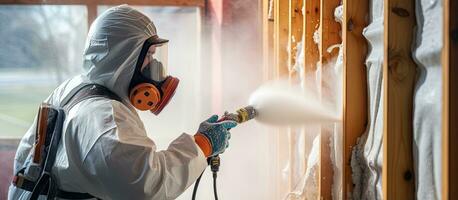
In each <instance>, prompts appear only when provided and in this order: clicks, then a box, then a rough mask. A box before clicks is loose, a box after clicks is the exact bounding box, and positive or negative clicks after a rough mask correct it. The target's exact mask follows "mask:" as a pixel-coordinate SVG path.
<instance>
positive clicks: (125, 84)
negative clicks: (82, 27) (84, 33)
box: [84, 5, 157, 104]
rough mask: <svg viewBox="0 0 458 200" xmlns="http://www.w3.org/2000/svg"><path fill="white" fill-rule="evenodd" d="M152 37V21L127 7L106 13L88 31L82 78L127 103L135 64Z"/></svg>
mask: <svg viewBox="0 0 458 200" xmlns="http://www.w3.org/2000/svg"><path fill="white" fill-rule="evenodd" d="M155 35H157V32H156V28H155V26H154V24H153V22H152V21H151V20H150V19H149V18H148V17H147V16H145V15H144V14H143V13H141V12H139V11H137V10H135V9H133V8H131V7H129V6H128V5H120V6H116V7H113V8H110V9H108V10H106V11H105V12H103V13H102V14H101V15H100V16H99V17H97V19H96V20H95V21H94V23H92V25H91V27H90V29H89V33H88V37H87V40H86V46H85V50H84V70H85V72H84V75H85V76H87V78H88V79H89V80H90V81H91V82H95V83H97V84H100V85H103V86H105V87H107V88H108V89H110V90H111V91H113V92H114V93H116V94H117V95H118V96H119V97H121V98H122V99H123V100H124V101H125V102H126V103H129V104H130V101H129V98H128V92H129V91H128V90H129V83H130V81H131V79H132V76H133V74H134V70H135V64H136V62H137V59H138V57H139V55H140V51H141V49H142V46H143V43H144V42H145V40H147V39H148V38H150V37H152V36H155Z"/></svg>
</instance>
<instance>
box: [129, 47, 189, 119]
mask: <svg viewBox="0 0 458 200" xmlns="http://www.w3.org/2000/svg"><path fill="white" fill-rule="evenodd" d="M167 42H168V40H164V39H160V38H150V39H148V40H147V41H145V44H144V46H143V48H142V51H141V52H140V57H139V59H138V62H137V65H136V67H135V73H134V76H133V77H132V80H131V83H130V86H129V88H130V89H129V99H130V102H131V103H132V105H133V106H134V107H135V108H137V109H139V110H150V111H151V112H153V113H154V114H156V115H158V114H159V113H160V112H161V111H162V109H163V108H164V107H165V106H166V105H167V104H168V103H169V101H170V99H171V98H172V97H173V95H174V94H175V90H176V88H177V86H178V83H179V82H180V80H179V79H178V78H176V77H173V76H170V75H169V74H168V73H167V68H168V62H167V61H168V60H167V59H168V57H167V53H168V52H167V51H168V49H167Z"/></svg>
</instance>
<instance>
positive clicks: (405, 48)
mask: <svg viewBox="0 0 458 200" xmlns="http://www.w3.org/2000/svg"><path fill="white" fill-rule="evenodd" d="M414 5H415V4H414V0H384V20H383V23H384V47H383V48H384V56H383V116H384V118H383V179H382V185H383V199H415V187H414V186H415V184H414V183H415V182H414V171H413V155H412V137H413V127H412V126H413V122H412V112H413V108H412V107H413V105H412V104H413V103H412V102H413V89H414V80H415V73H416V65H415V63H414V62H413V60H412V57H411V49H412V48H411V47H412V41H413V39H412V35H413V31H414V27H415V6H414Z"/></svg>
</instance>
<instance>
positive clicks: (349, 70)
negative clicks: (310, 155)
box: [342, 0, 369, 199]
mask: <svg viewBox="0 0 458 200" xmlns="http://www.w3.org/2000/svg"><path fill="white" fill-rule="evenodd" d="M343 5H344V8H343V9H344V13H343V24H342V27H343V29H342V42H343V46H344V50H343V61H344V71H343V91H344V92H343V150H342V158H343V167H342V176H343V177H342V197H343V198H344V199H348V197H349V195H350V193H351V191H352V190H353V182H352V170H351V155H352V150H353V147H354V146H355V145H356V142H357V140H358V138H359V137H360V136H361V135H362V134H363V133H364V131H365V130H366V125H367V121H368V116H367V115H368V108H367V101H368V100H367V86H366V82H367V80H366V65H365V62H366V55H367V42H366V39H365V38H364V36H363V34H362V33H363V29H364V28H365V27H366V26H367V25H368V21H367V15H368V13H369V0H344V1H343Z"/></svg>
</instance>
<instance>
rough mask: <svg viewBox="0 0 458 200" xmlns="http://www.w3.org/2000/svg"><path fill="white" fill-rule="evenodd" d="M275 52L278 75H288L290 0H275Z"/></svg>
mask: <svg viewBox="0 0 458 200" xmlns="http://www.w3.org/2000/svg"><path fill="white" fill-rule="evenodd" d="M274 9H275V14H274V15H275V18H274V24H275V25H274V54H275V56H274V57H275V68H276V70H277V71H276V75H275V76H276V77H279V76H287V75H288V52H287V46H288V17H289V13H288V11H289V6H288V1H280V0H275V5H274Z"/></svg>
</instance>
